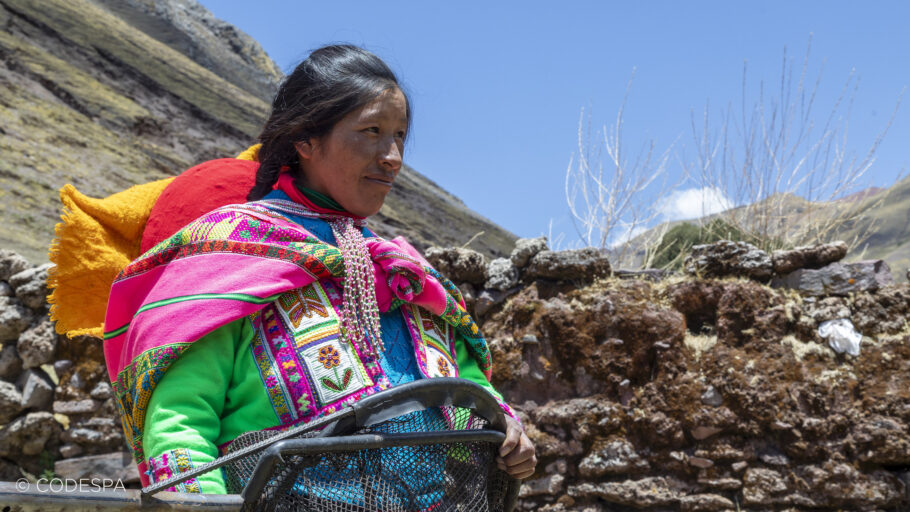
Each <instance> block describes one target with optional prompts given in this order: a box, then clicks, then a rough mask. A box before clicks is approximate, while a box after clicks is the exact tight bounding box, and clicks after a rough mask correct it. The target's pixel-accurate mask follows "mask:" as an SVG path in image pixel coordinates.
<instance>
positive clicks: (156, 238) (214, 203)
mask: <svg viewBox="0 0 910 512" xmlns="http://www.w3.org/2000/svg"><path fill="white" fill-rule="evenodd" d="M258 168H259V162H252V161H249V160H237V159H236V158H220V159H218V160H209V161H208V162H203V163H201V164H199V165H197V166H195V167H191V168H189V169H188V170H186V171H184V172H183V174H181V175H180V176H177V178H175V179H174V181H172V182H171V183H170V184H169V185H168V186H167V187H166V188H165V189H164V192H162V193H161V195H160V196H159V197H158V200H157V201H156V202H155V206H153V207H152V211H151V214H149V219H148V222H147V223H146V224H145V230H144V231H143V232H142V243H141V245H140V250H141V251H142V252H143V253H144V252H145V251H147V250H149V249H151V248H152V247H154V246H155V244H157V243H158V242H160V241H162V240H164V239H166V238H167V237H169V236H171V235H173V234H174V233H176V232H177V231H178V230H179V229H180V228H182V227H183V226H185V225H187V224H189V223H190V222H191V221H193V220H195V219H197V218H199V217H201V216H202V215H203V214H206V213H208V212H210V211H212V210H214V209H215V208H218V207H221V206H224V205H228V204H238V203H245V202H246V195H247V194H248V193H249V192H250V189H251V188H253V185H254V184H255V183H256V170H257V169H258Z"/></svg>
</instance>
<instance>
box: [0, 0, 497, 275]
mask: <svg viewBox="0 0 910 512" xmlns="http://www.w3.org/2000/svg"><path fill="white" fill-rule="evenodd" d="M110 3H111V4H112V5H113V4H114V3H113V0H110ZM116 5H118V6H119V7H118V8H117V9H113V10H109V9H108V7H107V6H108V0H98V1H97V2H92V1H89V0H46V1H42V2H32V1H29V0H0V29H2V30H0V154H2V157H0V184H2V187H0V219H3V221H4V222H2V223H0V247H4V248H10V249H14V250H16V251H19V252H20V253H22V254H24V255H25V256H26V257H28V258H29V259H30V260H32V261H33V262H36V263H38V262H42V261H46V259H47V247H48V245H49V244H50V241H51V238H52V236H53V226H54V224H55V223H56V222H57V221H58V219H59V214H60V202H59V200H58V197H57V194H58V192H57V191H58V190H59V188H60V187H61V186H63V185H64V184H65V183H72V184H74V185H75V186H76V187H77V188H79V190H80V191H82V192H83V193H86V194H88V195H90V196H94V197H104V196H106V195H109V194H111V193H114V192H117V191H120V190H123V189H124V188H126V187H129V186H131V185H134V184H137V183H144V182H148V181H152V180H155V179H160V178H163V177H167V176H171V175H174V174H177V173H179V172H181V171H183V170H184V169H187V168H189V167H191V166H192V165H194V164H196V163H199V162H201V161H204V160H208V159H212V158H220V157H225V156H233V155H236V154H238V153H239V152H240V151H242V150H243V149H245V148H246V147H247V146H249V145H250V144H251V143H252V141H254V139H255V136H256V134H257V133H258V130H259V126H260V125H261V123H262V122H263V120H264V119H265V116H266V115H267V113H268V109H269V105H268V103H267V101H265V100H264V98H267V97H268V96H269V95H270V94H271V92H270V91H271V90H273V88H274V87H275V86H276V84H277V82H276V80H277V79H278V76H276V75H275V72H277V68H276V67H275V66H274V63H271V61H268V63H267V64H263V59H268V57H267V56H266V55H265V53H264V52H262V50H261V48H259V47H258V44H256V43H255V41H253V40H252V39H249V38H248V36H245V35H243V36H242V37H241V36H238V35H237V34H242V33H240V32H239V31H237V29H236V28H233V27H231V29H225V28H224V27H225V26H227V25H226V24H224V23H223V22H218V20H215V21H212V20H214V18H213V17H211V14H210V13H208V11H206V10H205V9H204V8H203V7H201V6H199V5H198V4H196V3H195V2H193V1H192V0H189V1H186V0H173V1H172V2H162V3H154V4H147V3H143V2H142V1H141V0H129V1H126V2H120V3H117V4H116ZM143 5H144V6H146V7H149V6H151V7H149V9H148V10H146V11H143V10H141V9H140V7H141V6H143ZM173 5H177V6H178V7H180V8H181V9H182V10H179V9H178V10H177V11H175V10H174V9H176V8H173ZM137 6H139V7H137ZM162 6H164V7H162ZM168 6H170V7H168ZM165 7H167V8H165ZM168 9H170V10H168ZM159 11H160V12H159ZM175 13H176V14H175ZM178 15H179V16H178ZM156 16H157V17H156ZM194 16H195V17H196V19H194V18H193V17H194ZM181 17H182V18H181ZM176 18H180V19H182V21H180V22H179V23H176V22H173V21H172V20H173V19H176ZM216 22H217V23H216ZM206 24H208V25H206ZM200 26H202V27H203V28H204V27H205V26H208V27H209V29H208V30H209V32H208V33H207V34H208V35H206V36H205V37H202V38H200V40H199V41H197V42H195V43H193V44H194V45H195V46H193V45H190V46H189V47H188V46H187V45H189V44H190V43H187V42H186V38H182V36H180V34H184V35H185V34H187V33H191V32H193V31H194V30H195V29H194V28H193V27H200ZM168 27H170V28H168ZM188 27H189V28H188ZM212 27H214V28H212ZM219 27H220V28H219ZM200 30H202V29H200ZM147 32H148V33H152V34H154V35H158V36H159V37H158V38H155V37H151V36H150V35H149V34H148V33H147ZM162 34H164V35H162ZM165 35H166V36H167V37H165ZM187 37H188V36H187ZM219 38H222V39H219ZM175 41H176V42H175ZM181 41H182V42H181ZM238 41H240V43H238ZM178 43H180V44H178ZM187 48H189V49H187ZM178 50H185V51H187V52H189V53H192V54H193V58H190V57H189V56H187V55H185V54H184V53H181V51H178ZM231 51H233V52H234V53H236V54H237V55H235V56H234V57H227V56H226V55H228V54H229V53H230V52H231ZM218 62H222V64H218ZM224 62H227V63H228V64H224ZM204 64H205V65H210V66H211V67H212V69H208V68H206V67H204ZM219 66H220V67H219ZM225 66H228V68H225ZM230 66H233V67H234V68H238V69H245V70H246V71H245V72H244V73H234V74H232V73H230V72H229V68H230ZM225 69H228V71H225ZM213 70H214V71H213ZM219 72H221V73H225V74H228V75H230V77H231V80H232V81H229V80H227V79H225V78H224V77H223V76H221V75H219V74H218V73H219ZM251 77H252V78H251ZM257 80H258V82H257ZM257 83H264V84H265V85H263V90H266V89H267V93H266V92H263V91H262V90H260V89H259V88H258V86H257ZM251 91H253V92H251ZM256 92H258V94H256ZM371 225H372V226H373V227H374V228H375V229H376V230H377V231H378V232H380V233H382V234H385V235H396V234H402V235H404V236H406V237H407V238H409V239H411V240H412V242H414V243H415V245H417V246H419V247H426V246H427V245H430V244H452V243H457V244H459V245H460V244H463V243H465V242H467V241H468V240H469V239H471V237H472V236H473V235H475V234H476V233H477V232H479V231H484V232H485V233H486V234H485V235H483V236H481V237H479V238H478V239H477V240H475V242H473V244H472V247H474V248H475V249H478V250H480V251H482V252H484V253H486V254H487V255H494V254H497V255H498V254H503V253H506V252H508V251H510V250H511V247H512V244H513V242H514V239H515V237H514V235H512V234H511V233H508V232H507V231H505V230H503V229H502V228H500V227H498V226H496V225H495V224H493V223H491V222H489V221H488V220H486V219H484V218H482V217H480V216H478V215H476V214H474V213H473V212H471V211H470V210H468V209H467V208H465V207H464V205H463V204H462V203H461V202H460V201H458V200H457V199H456V198H454V197H452V196H451V195H450V194H448V193H446V192H445V191H443V190H442V189H440V188H439V187H438V186H436V185H435V184H433V183H432V182H431V181H429V180H427V179H426V178H425V177H423V176H421V175H420V174H419V173H417V172H416V171H414V170H412V169H410V168H405V169H403V170H402V173H401V176H400V178H399V184H397V185H396V187H395V189H393V191H392V193H391V195H390V197H389V198H388V200H387V202H386V207H384V209H383V211H382V212H380V214H379V215H377V216H376V217H374V218H373V219H371Z"/></svg>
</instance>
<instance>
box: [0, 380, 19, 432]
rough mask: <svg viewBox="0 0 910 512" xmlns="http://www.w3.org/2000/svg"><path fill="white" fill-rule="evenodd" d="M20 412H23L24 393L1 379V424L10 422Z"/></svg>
mask: <svg viewBox="0 0 910 512" xmlns="http://www.w3.org/2000/svg"><path fill="white" fill-rule="evenodd" d="M20 412H22V393H20V392H19V390H18V389H16V386H15V385H13V384H11V383H9V382H6V381H0V425H3V424H6V423H9V422H10V421H12V419H13V418H15V417H16V416H17V415H18V414H19V413H20ZM0 432H2V431H0Z"/></svg>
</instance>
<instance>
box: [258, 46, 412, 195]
mask: <svg viewBox="0 0 910 512" xmlns="http://www.w3.org/2000/svg"><path fill="white" fill-rule="evenodd" d="M395 88H397V89H399V90H400V89H401V86H400V85H399V84H398V79H397V78H396V77H395V74H394V73H393V72H392V70H391V69H389V67H388V66H387V65H386V64H385V63H384V62H383V61H382V60H381V59H380V58H379V57H377V56H376V55H374V54H372V53H370V52H368V51H367V50H364V49H363V48H358V47H356V46H352V45H331V46H324V47H322V48H319V49H318V50H315V51H314V52H312V53H311V54H310V55H309V57H307V58H306V60H304V61H303V62H301V63H300V64H298V65H297V67H296V68H295V69H294V71H293V73H291V74H290V75H288V76H287V77H286V78H285V79H284V81H283V82H282V83H281V86H280V87H279V88H278V93H277V94H276V95H275V100H274V101H273V102H272V111H271V113H270V114H269V118H268V120H266V122H265V125H264V126H263V127H262V132H261V133H260V134H259V142H260V143H262V147H261V148H260V149H259V170H258V171H257V172H256V184H255V185H253V188H252V189H251V190H250V193H249V194H248V195H247V201H256V200H258V199H262V197H264V196H265V195H266V194H268V193H269V192H270V191H271V190H272V187H273V186H274V185H275V183H276V182H277V181H278V175H279V174H281V171H282V168H284V167H286V166H287V167H290V168H291V169H294V170H296V169H297V168H298V167H299V161H298V158H297V149H296V148H295V146H294V144H295V143H297V142H304V141H309V140H310V139H311V138H313V137H317V138H318V137H322V136H324V135H327V134H328V133H329V132H330V131H331V130H332V128H333V127H334V126H335V124H336V123H337V122H338V121H340V120H341V119H342V118H343V117H344V116H346V115H347V114H349V113H351V112H353V111H354V110H357V109H358V108H360V107H362V106H364V105H366V104H367V103H369V102H370V101H372V100H374V99H375V98H376V97H377V96H379V95H380V94H381V93H383V92H384V91H387V90H390V89H395ZM402 93H403V91H402ZM405 104H406V107H407V115H408V123H409V124H410V122H411V107H410V102H409V101H408V99H407V95H405Z"/></svg>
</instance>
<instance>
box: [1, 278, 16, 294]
mask: <svg viewBox="0 0 910 512" xmlns="http://www.w3.org/2000/svg"><path fill="white" fill-rule="evenodd" d="M14 295H16V292H14V291H13V287H12V286H10V285H9V283H7V282H6V281H0V297H12V296H14Z"/></svg>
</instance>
